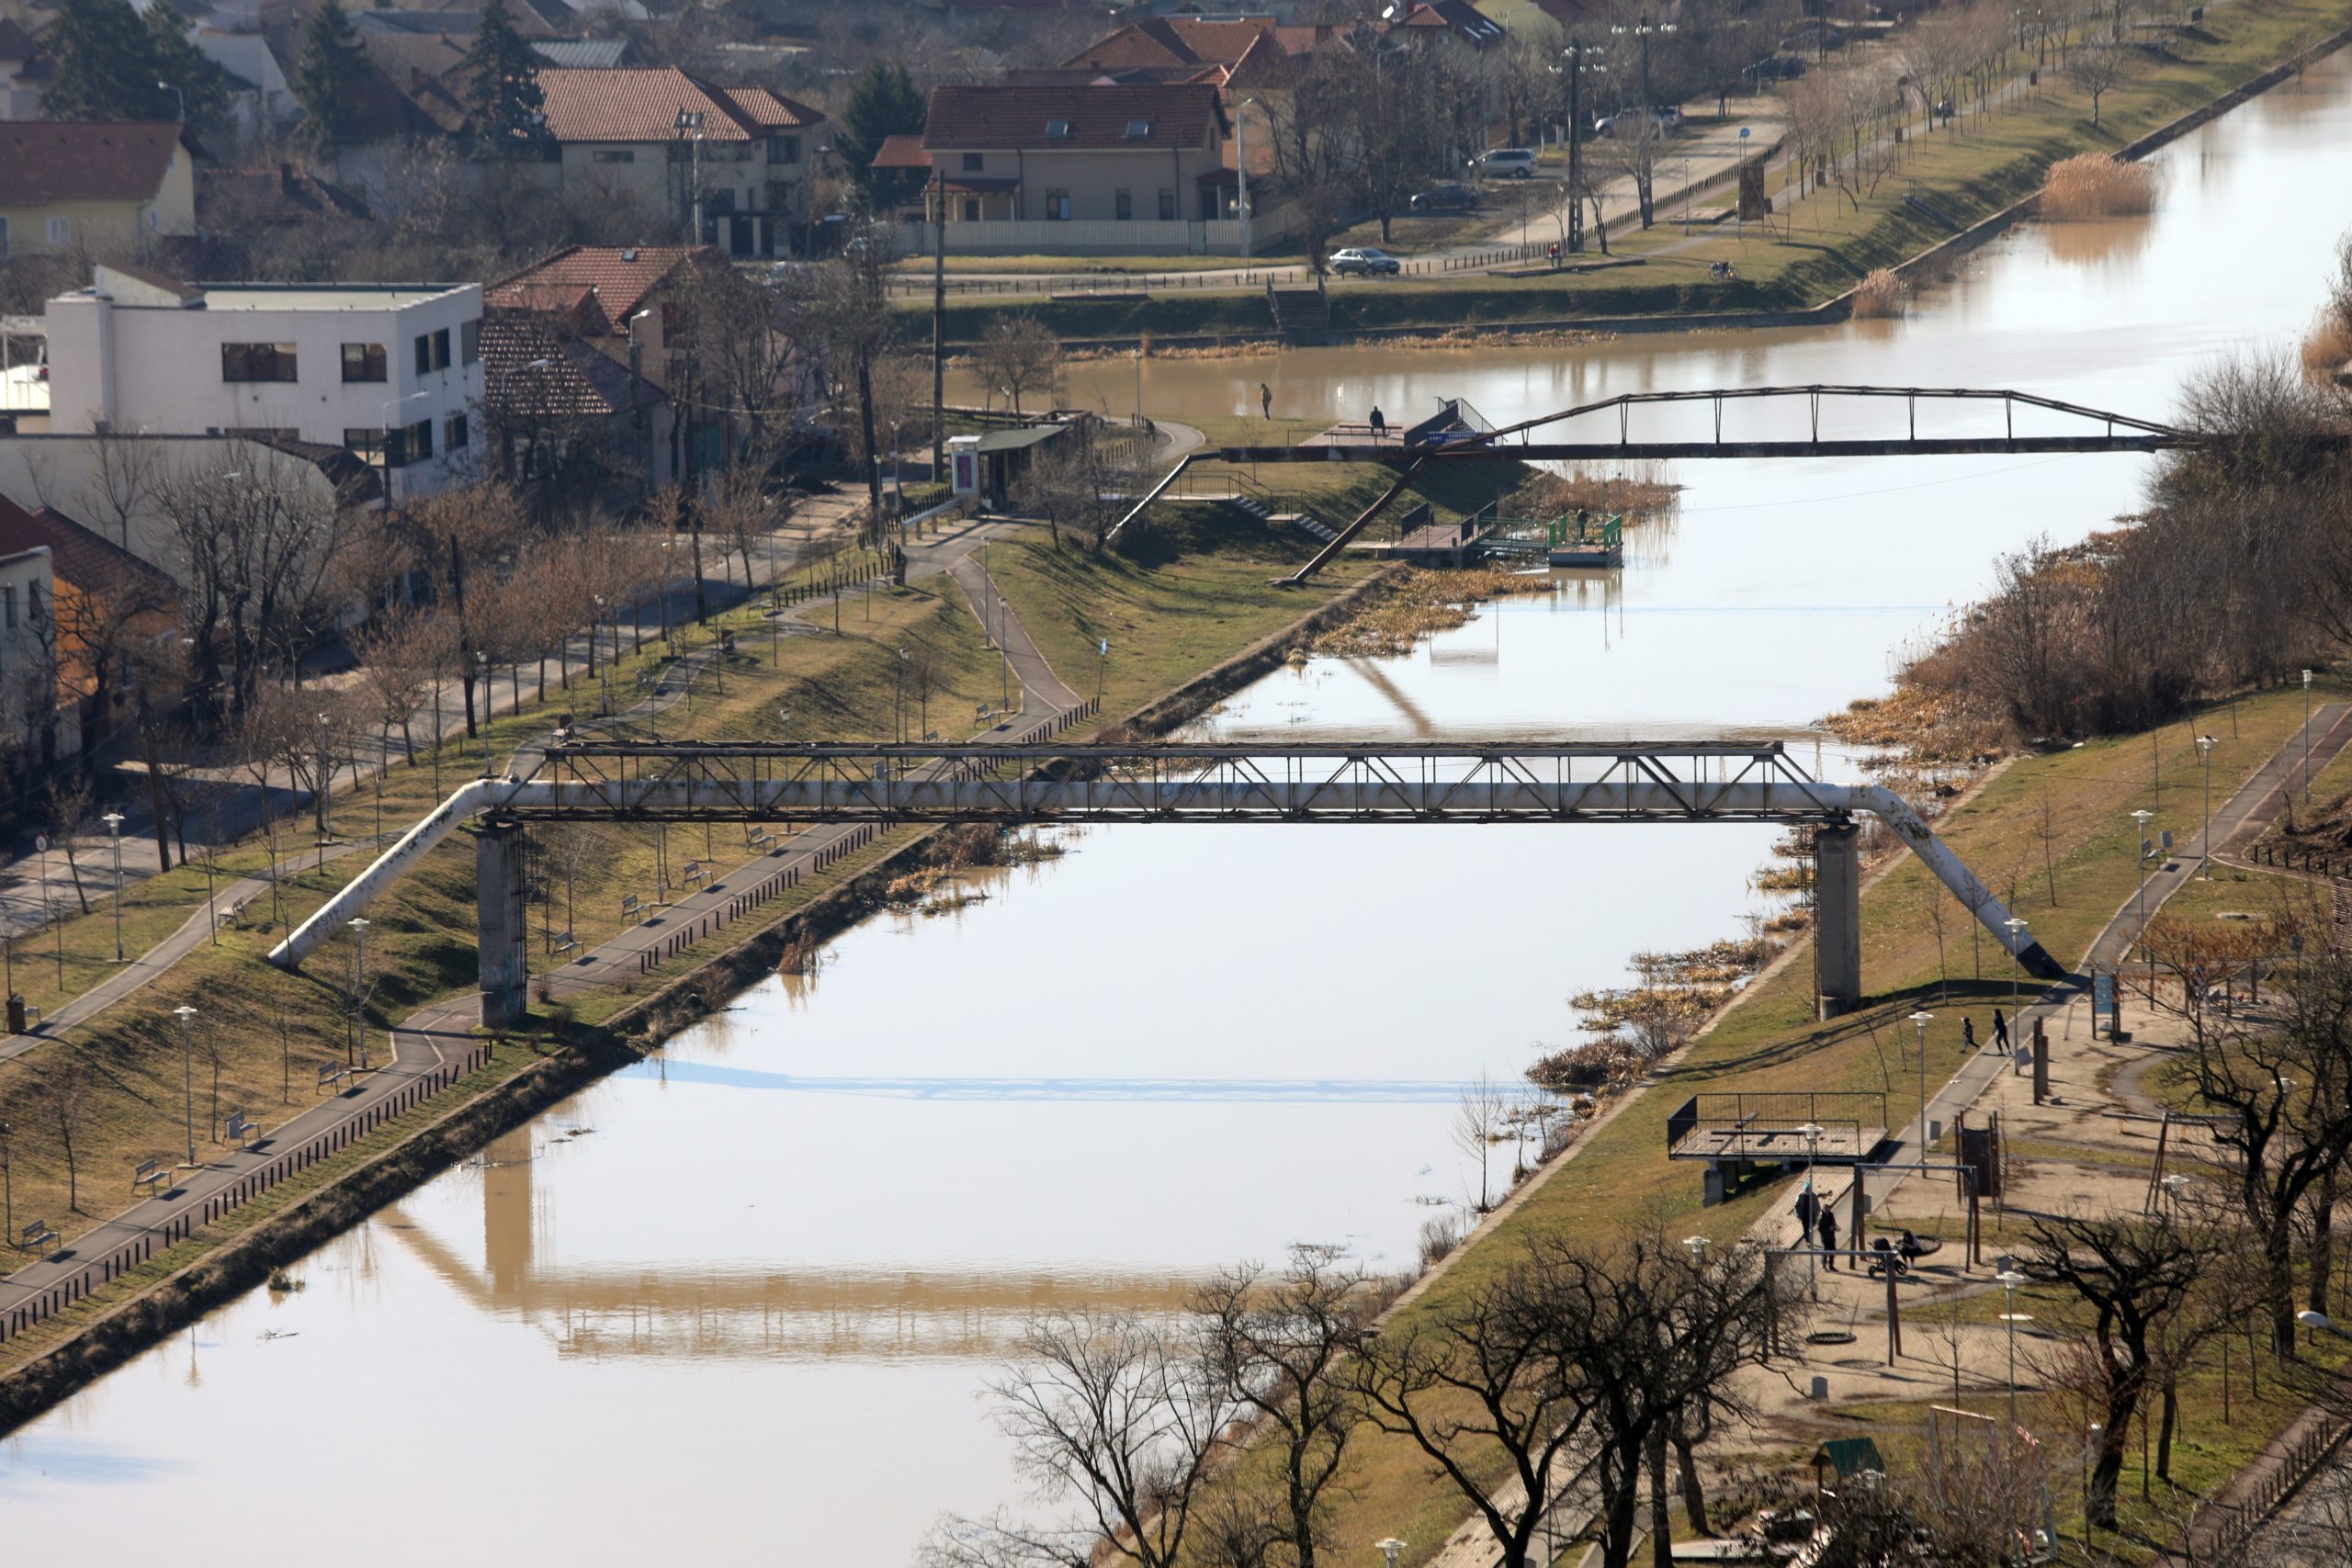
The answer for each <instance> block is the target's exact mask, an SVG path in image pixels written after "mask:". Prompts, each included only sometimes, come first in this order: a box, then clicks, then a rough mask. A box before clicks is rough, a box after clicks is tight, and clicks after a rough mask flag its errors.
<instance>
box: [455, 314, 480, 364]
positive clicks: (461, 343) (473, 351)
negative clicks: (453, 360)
mask: <svg viewBox="0 0 2352 1568" xmlns="http://www.w3.org/2000/svg"><path fill="white" fill-rule="evenodd" d="M480 359H481V317H479V316H477V317H475V318H474V319H473V320H472V321H468V322H466V323H465V324H464V325H462V326H460V327H459V328H458V362H459V363H460V364H465V365H472V364H474V363H476V362H478V361H479V360H480Z"/></svg>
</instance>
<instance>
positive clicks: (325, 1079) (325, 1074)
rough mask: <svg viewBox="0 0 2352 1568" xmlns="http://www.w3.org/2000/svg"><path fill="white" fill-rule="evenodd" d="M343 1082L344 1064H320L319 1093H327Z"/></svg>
mask: <svg viewBox="0 0 2352 1568" xmlns="http://www.w3.org/2000/svg"><path fill="white" fill-rule="evenodd" d="M341 1082H343V1064H342V1063H341V1062H321V1063H320V1064H319V1092H320V1093H321V1094H324V1093H326V1091H327V1090H328V1089H332V1088H334V1086H335V1085H337V1084H339V1083H341Z"/></svg>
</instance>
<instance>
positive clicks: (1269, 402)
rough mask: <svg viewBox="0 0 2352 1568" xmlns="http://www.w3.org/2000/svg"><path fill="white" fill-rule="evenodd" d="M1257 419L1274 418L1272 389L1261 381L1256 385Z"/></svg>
mask: <svg viewBox="0 0 2352 1568" xmlns="http://www.w3.org/2000/svg"><path fill="white" fill-rule="evenodd" d="M1258 417H1259V418H1261V419H1272V418H1273V417H1274V389H1272V387H1269V386H1267V385H1266V384H1265V383H1264V382H1263V381H1261V382H1259V383H1258Z"/></svg>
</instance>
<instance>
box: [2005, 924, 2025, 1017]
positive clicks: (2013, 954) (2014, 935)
mask: <svg viewBox="0 0 2352 1568" xmlns="http://www.w3.org/2000/svg"><path fill="white" fill-rule="evenodd" d="M2001 924H2002V925H2003V926H2004V927H2005V928H2007V931H2008V933H2009V1029H2010V1032H2011V1033H2010V1039H2011V1049H2012V1050H2014V1049H2015V1043H2016V1042H2017V1041H2020V1040H2023V1039H2024V1038H2025V1010H2024V1009H2023V1008H2021V1007H2019V1006H2018V971H2019V969H2020V967H2021V965H2020V964H2018V953H2022V952H2024V951H2025V933H2026V929H2027V928H2026V922H2025V921H2024V920H2023V919H2019V918H2018V917H2017V916H2015V915H2011V916H2010V917H2009V918H2008V919H2006V920H2003V921H2002V922H2001Z"/></svg>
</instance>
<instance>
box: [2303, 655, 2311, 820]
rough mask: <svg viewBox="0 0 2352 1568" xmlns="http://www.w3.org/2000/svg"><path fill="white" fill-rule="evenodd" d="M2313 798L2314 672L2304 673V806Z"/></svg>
mask: <svg viewBox="0 0 2352 1568" xmlns="http://www.w3.org/2000/svg"><path fill="white" fill-rule="evenodd" d="M2311 798H2312V672H2311V671H2308V670H2306V671H2303V804H2304V805H2306V806H2308V805H2310V804H2311Z"/></svg>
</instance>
